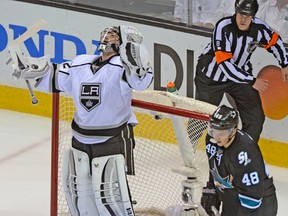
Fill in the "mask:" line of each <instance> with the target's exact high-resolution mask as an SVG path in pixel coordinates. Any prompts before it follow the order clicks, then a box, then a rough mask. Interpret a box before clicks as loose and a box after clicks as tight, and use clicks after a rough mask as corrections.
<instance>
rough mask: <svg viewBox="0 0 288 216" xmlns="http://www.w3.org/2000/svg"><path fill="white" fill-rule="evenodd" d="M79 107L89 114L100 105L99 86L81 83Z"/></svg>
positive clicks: (98, 84) (97, 84)
mask: <svg viewBox="0 0 288 216" xmlns="http://www.w3.org/2000/svg"><path fill="white" fill-rule="evenodd" d="M80 102H81V105H82V106H83V107H84V108H85V109H86V110H87V111H88V112H90V111H91V110H92V109H94V108H95V107H97V106H98V105H99V104H100V103H101V84H100V83H93V84H92V83H83V84H82V85H81V93H80Z"/></svg>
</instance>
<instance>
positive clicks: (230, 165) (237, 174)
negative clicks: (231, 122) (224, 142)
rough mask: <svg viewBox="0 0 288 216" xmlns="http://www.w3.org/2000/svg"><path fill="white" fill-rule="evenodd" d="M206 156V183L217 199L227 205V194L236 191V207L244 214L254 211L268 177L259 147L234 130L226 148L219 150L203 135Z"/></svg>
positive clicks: (260, 201)
mask: <svg viewBox="0 0 288 216" xmlns="http://www.w3.org/2000/svg"><path fill="white" fill-rule="evenodd" d="M206 153H207V156H208V159H209V168H210V182H214V185H215V187H216V189H217V191H218V194H219V197H220V199H221V200H226V201H227V202H228V204H227V205H228V206H229V203H230V202H232V200H233V197H231V192H232V191H236V192H237V193H235V195H236V196H238V199H237V197H236V200H237V202H238V203H239V207H240V206H241V208H245V209H247V211H246V210H245V211H246V212H249V211H250V210H251V212H253V211H254V212H255V211H256V209H258V208H259V207H260V206H261V203H262V198H263V194H264V193H265V190H264V186H265V185H264V181H265V179H267V178H268V171H267V169H266V165H265V163H264V161H263V157H262V154H261V151H260V149H259V146H258V145H257V144H256V143H255V142H254V141H253V140H252V139H251V137H250V136H249V135H247V134H246V133H244V132H243V131H241V130H238V131H237V133H236V135H235V139H234V140H233V142H232V143H231V145H230V146H229V147H228V148H223V147H219V146H218V145H217V144H215V143H214V142H213V140H211V137H210V136H209V135H207V136H206ZM231 204H232V203H231ZM228 208H229V207H228ZM228 211H229V210H228ZM234 211H235V209H234Z"/></svg>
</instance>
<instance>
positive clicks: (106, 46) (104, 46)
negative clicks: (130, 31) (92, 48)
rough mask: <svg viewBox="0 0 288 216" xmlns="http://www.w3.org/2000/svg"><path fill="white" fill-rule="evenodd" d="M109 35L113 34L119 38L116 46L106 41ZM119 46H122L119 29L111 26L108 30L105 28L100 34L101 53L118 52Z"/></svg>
mask: <svg viewBox="0 0 288 216" xmlns="http://www.w3.org/2000/svg"><path fill="white" fill-rule="evenodd" d="M107 34H111V35H114V36H115V37H117V38H118V40H117V42H116V43H115V44H110V43H108V42H107V41H105V37H106V35H107ZM119 46H120V33H119V27H118V26H110V27H108V28H105V29H104V30H103V31H102V32H101V34H100V45H99V48H98V50H99V51H100V52H118V51H119Z"/></svg>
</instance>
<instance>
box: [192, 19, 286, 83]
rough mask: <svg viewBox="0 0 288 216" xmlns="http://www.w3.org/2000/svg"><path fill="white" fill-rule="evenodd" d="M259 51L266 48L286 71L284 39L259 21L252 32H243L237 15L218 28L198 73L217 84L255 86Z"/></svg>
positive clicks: (252, 28)
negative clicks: (254, 59)
mask: <svg viewBox="0 0 288 216" xmlns="http://www.w3.org/2000/svg"><path fill="white" fill-rule="evenodd" d="M257 47H262V48H264V49H266V50H267V51H268V52H270V53H272V54H273V55H274V57H275V58H277V60H278V62H279V65H280V66H281V67H282V68H283V67H286V66H288V58H287V55H286V51H285V47H284V44H283V41H282V39H281V37H280V36H279V35H278V34H277V33H276V32H275V31H274V30H273V29H271V28H270V27H269V26H268V25H267V24H266V23H265V22H264V21H262V20H260V19H259V18H257V17H255V18H253V19H252V23H251V25H250V28H249V30H248V31H241V30H239V29H238V27H237V24H236V18H235V15H234V16H231V17H225V18H223V19H221V20H219V22H218V23H217V24H216V26H215V29H214V32H213V35H212V40H211V42H210V43H209V44H208V46H207V47H206V48H205V50H204V52H203V53H202V54H201V55H200V56H199V59H198V69H200V71H201V72H202V73H204V74H205V75H206V76H207V77H210V78H211V79H213V80H214V81H218V82H226V81H228V80H230V81H233V82H236V83H248V84H251V85H253V84H254V82H255V79H256V78H255V77H253V74H252V64H251V62H250V58H251V55H252V53H253V52H254V51H255V49H256V48H257Z"/></svg>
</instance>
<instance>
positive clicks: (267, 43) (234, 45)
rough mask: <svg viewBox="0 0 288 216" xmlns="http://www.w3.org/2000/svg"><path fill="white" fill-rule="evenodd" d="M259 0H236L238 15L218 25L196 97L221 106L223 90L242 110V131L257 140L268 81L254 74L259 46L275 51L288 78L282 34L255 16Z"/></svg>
mask: <svg viewBox="0 0 288 216" xmlns="http://www.w3.org/2000/svg"><path fill="white" fill-rule="evenodd" d="M258 6H259V5H258V3H257V0H236V2H235V14H234V15H233V16H229V17H224V18H222V19H221V20H219V21H218V23H217V24H216V26H215V28H214V31H213V35H212V40H211V42H210V43H209V44H208V46H207V47H206V48H205V50H204V51H203V53H202V54H201V55H200V56H199V58H198V63H197V66H196V76H195V85H196V99H198V100H201V101H205V102H208V103H211V104H214V105H216V106H218V105H219V104H220V102H221V100H222V98H223V95H224V93H227V94H228V95H230V96H231V97H232V98H233V100H234V102H235V105H236V107H237V110H238V111H239V113H240V117H241V120H242V130H243V131H245V132H247V133H248V134H250V136H251V137H252V138H253V139H254V141H255V142H256V143H257V142H258V140H259V137H260V134H261V131H262V128H263V123H264V120H265V116H264V111H263V108H262V105H261V99H260V95H259V92H262V91H265V90H266V89H267V87H268V81H267V80H264V79H262V78H256V77H254V76H253V74H252V64H251V62H250V59H251V56H252V54H253V52H254V51H255V49H256V48H257V47H262V48H264V49H266V50H267V51H268V52H269V53H272V54H273V55H274V57H275V58H276V59H277V60H278V62H279V65H280V66H281V67H282V75H283V79H284V81H288V59H287V54H286V51H285V47H284V44H283V41H282V39H281V36H280V35H278V33H277V32H275V31H274V30H273V29H272V28H271V27H270V26H269V25H267V24H266V23H265V22H264V21H262V20H260V19H259V18H257V17H255V14H256V13H257V11H258Z"/></svg>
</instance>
